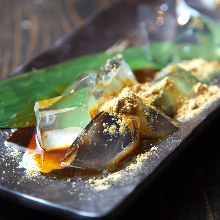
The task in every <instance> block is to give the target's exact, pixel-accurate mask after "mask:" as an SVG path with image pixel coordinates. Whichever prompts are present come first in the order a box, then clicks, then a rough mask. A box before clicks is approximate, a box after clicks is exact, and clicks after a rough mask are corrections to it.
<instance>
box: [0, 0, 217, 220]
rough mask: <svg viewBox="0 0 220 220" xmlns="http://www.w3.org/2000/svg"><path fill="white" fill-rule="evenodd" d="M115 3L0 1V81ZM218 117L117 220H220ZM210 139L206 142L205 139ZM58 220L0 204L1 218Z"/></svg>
mask: <svg viewBox="0 0 220 220" xmlns="http://www.w3.org/2000/svg"><path fill="white" fill-rule="evenodd" d="M118 1H119V0H93V1H92V2H91V0H7V1H5V0H0V5H1V7H0V30H1V34H0V79H5V78H6V77H8V76H10V75H11V74H13V72H14V71H15V69H16V68H17V67H18V66H19V65H20V64H22V63H24V62H26V61H28V60H29V59H31V58H33V57H34V56H36V55H37V54H39V53H41V52H42V51H44V50H46V49H48V48H50V47H51V45H52V44H53V43H54V42H55V41H56V40H58V39H60V38H61V37H62V36H64V35H65V34H68V33H70V32H72V31H74V30H76V29H77V28H78V27H79V26H81V25H83V23H84V22H86V21H87V19H88V18H89V17H91V16H93V15H94V14H95V13H97V11H99V10H102V9H103V8H106V7H109V6H110V5H111V4H113V3H115V2H118ZM219 124H220V118H218V119H217V120H216V121H215V122H214V123H213V124H212V126H211V127H208V128H207V129H206V130H205V131H204V132H203V133H202V134H201V135H200V136H199V137H198V138H197V139H196V140H195V141H194V142H193V143H192V144H191V145H190V147H189V148H188V149H187V150H186V151H184V152H183V153H182V154H181V155H180V156H179V157H178V158H177V159H176V160H175V161H174V162H173V163H172V164H171V165H170V166H169V167H168V169H166V171H165V172H164V173H163V174H162V175H161V176H160V177H159V178H157V180H156V181H155V182H154V183H153V184H152V185H151V186H150V187H149V188H148V189H146V190H145V191H144V192H143V193H142V195H141V196H139V197H138V199H137V200H136V201H135V202H134V203H133V204H132V205H131V207H130V208H129V209H127V210H125V212H124V213H123V214H122V215H120V216H119V219H134V218H135V219H164V220H170V219H186V220H197V219H198V220H202V219H209V220H213V219H220V160H219V159H220V148H219V143H220V142H219V139H218V130H219ZM210 137H211V138H210ZM30 218H32V219H37V218H38V219H39V218H42V219H44V218H47V219H54V220H55V219H59V218H58V217H54V216H52V214H51V215H48V214H45V213H42V212H39V211H37V210H32V209H30V208H27V207H23V206H21V205H19V204H17V203H16V202H15V203H13V202H11V201H7V200H5V199H3V198H2V199H0V219H5V220H6V219H30Z"/></svg>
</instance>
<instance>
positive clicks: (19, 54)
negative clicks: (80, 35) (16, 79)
mask: <svg viewBox="0 0 220 220" xmlns="http://www.w3.org/2000/svg"><path fill="white" fill-rule="evenodd" d="M114 2H116V0H94V1H90V0H47V1H43V0H7V1H5V0H0V6H1V7H0V32H1V34H0V79H5V78H7V77H8V76H9V75H10V74H12V73H13V72H14V70H15V69H16V68H17V67H18V66H19V65H20V64H22V63H24V62H26V61H28V60H29V59H31V58H33V57H34V56H36V55H37V54H39V53H40V52H42V51H44V50H46V49H48V48H50V47H51V45H52V44H54V42H55V41H57V40H58V39H60V38H61V37H62V36H64V35H65V34H68V33H70V32H71V31H73V30H74V29H77V28H78V27H79V26H81V25H83V23H84V22H85V21H86V20H87V19H89V17H91V16H92V15H94V14H95V13H97V12H98V11H100V10H102V9H104V8H106V7H109V6H110V5H111V4H113V3H114Z"/></svg>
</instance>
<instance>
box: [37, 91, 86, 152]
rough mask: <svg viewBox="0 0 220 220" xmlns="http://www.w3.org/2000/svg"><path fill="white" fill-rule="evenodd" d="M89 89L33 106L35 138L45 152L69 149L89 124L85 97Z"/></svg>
mask: <svg viewBox="0 0 220 220" xmlns="http://www.w3.org/2000/svg"><path fill="white" fill-rule="evenodd" d="M88 90H89V88H84V89H81V90H78V91H76V92H74V93H70V94H67V95H64V96H60V97H56V98H53V99H49V100H44V101H39V102H36V104H35V114H36V118H37V137H38V141H39V142H40V145H41V147H42V148H44V149H45V150H46V151H50V150H56V149H61V148H66V147H69V146H70V145H71V144H72V142H73V141H74V140H75V138H76V137H77V136H78V135H79V134H80V133H81V131H82V129H83V128H84V127H85V126H86V125H87V124H88V123H89V121H90V117H89V114H88V111H87V108H86V95H87V93H88Z"/></svg>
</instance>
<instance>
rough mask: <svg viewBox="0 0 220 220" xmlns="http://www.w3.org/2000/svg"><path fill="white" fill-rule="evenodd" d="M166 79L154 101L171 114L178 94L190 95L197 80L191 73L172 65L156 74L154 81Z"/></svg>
mask: <svg viewBox="0 0 220 220" xmlns="http://www.w3.org/2000/svg"><path fill="white" fill-rule="evenodd" d="M159 80H166V81H167V82H166V83H164V85H165V86H164V88H163V89H162V91H161V95H160V96H159V98H158V99H157V100H156V101H155V102H154V103H155V104H156V105H157V106H159V107H161V108H162V109H163V110H165V112H166V113H167V114H168V115H170V116H172V115H173V113H174V108H175V106H176V103H177V98H178V97H179V96H191V95H192V94H193V91H192V88H193V86H194V85H195V84H196V83H198V82H199V80H198V79H197V78H196V77H194V76H193V75H192V74H191V73H189V72H187V71H185V70H183V69H181V68H179V67H177V66H175V65H173V66H169V67H167V68H165V69H163V70H162V71H161V72H160V73H158V74H157V76H156V78H155V82H157V81H159Z"/></svg>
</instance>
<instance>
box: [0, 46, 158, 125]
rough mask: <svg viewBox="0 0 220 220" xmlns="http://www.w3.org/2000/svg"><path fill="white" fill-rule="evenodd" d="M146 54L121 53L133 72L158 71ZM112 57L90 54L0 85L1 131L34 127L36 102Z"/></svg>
mask: <svg viewBox="0 0 220 220" xmlns="http://www.w3.org/2000/svg"><path fill="white" fill-rule="evenodd" d="M146 53H147V49H143V48H142V47H134V48H128V49H126V50H125V51H123V52H122V54H123V55H124V57H125V59H126V60H127V62H128V63H129V65H130V66H131V68H132V69H141V68H145V67H149V68H160V67H161V66H160V65H157V63H153V62H151V61H149V60H147V59H146ZM111 56H113V54H106V53H105V52H102V53H97V54H91V55H87V56H83V57H80V58H77V59H74V60H70V61H67V62H64V63H61V64H58V65H55V66H52V67H48V68H45V69H40V70H37V71H35V72H31V73H26V74H22V75H20V76H16V77H14V78H11V79H8V80H5V81H2V82H0V94H1V96H0V127H1V128H14V127H24V126H28V125H31V124H33V123H35V115H34V110H33V109H34V103H35V102H36V101H39V100H44V99H48V98H51V97H54V96H58V95H60V94H61V93H62V91H63V90H64V89H65V88H66V87H67V85H69V84H70V83H72V82H73V81H74V80H76V79H77V78H78V77H79V76H80V75H81V74H82V73H83V72H84V71H86V70H91V69H97V68H98V67H99V66H101V65H102V64H103V63H104V61H105V60H106V59H107V58H109V57H111Z"/></svg>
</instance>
